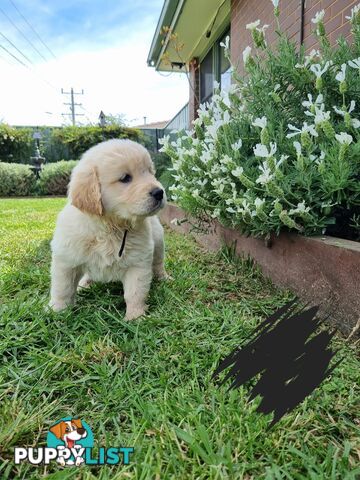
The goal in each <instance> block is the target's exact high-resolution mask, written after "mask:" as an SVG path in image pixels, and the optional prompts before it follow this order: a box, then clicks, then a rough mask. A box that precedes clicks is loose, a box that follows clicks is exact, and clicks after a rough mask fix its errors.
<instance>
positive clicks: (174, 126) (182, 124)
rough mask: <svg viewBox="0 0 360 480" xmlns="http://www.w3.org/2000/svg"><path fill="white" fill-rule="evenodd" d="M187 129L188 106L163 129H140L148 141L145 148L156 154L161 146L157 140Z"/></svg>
mask: <svg viewBox="0 0 360 480" xmlns="http://www.w3.org/2000/svg"><path fill="white" fill-rule="evenodd" d="M188 128H189V104H188V103H187V104H186V105H184V106H183V108H182V109H181V110H180V111H179V112H178V113H177V114H176V115H175V116H174V117H173V118H172V119H171V120H170V121H169V122H168V123H167V124H166V125H165V127H164V128H142V129H141V130H142V132H143V133H144V135H146V137H147V140H148V145H147V148H148V149H149V150H151V151H152V152H158V151H159V149H160V147H161V145H160V144H159V139H160V138H162V137H164V136H165V135H170V136H173V135H174V133H172V132H174V130H175V131H177V132H178V131H180V130H187V129H188Z"/></svg>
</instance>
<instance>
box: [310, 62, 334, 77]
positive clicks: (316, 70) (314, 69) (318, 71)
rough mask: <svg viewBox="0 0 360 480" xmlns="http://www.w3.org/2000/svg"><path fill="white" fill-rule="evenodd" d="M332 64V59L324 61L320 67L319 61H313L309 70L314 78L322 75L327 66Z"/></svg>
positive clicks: (327, 68)
mask: <svg viewBox="0 0 360 480" xmlns="http://www.w3.org/2000/svg"><path fill="white" fill-rule="evenodd" d="M331 65H332V61H331V60H329V61H327V62H326V63H325V65H324V66H323V68H321V64H320V63H314V64H313V65H311V66H310V70H311V71H312V72H313V73H315V76H316V78H320V77H322V75H324V73H326V72H327V71H328V70H329V67H330V66H331Z"/></svg>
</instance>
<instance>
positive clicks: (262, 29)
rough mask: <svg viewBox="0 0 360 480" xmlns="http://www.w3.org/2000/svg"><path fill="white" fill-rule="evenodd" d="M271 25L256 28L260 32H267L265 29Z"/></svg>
mask: <svg viewBox="0 0 360 480" xmlns="http://www.w3.org/2000/svg"><path fill="white" fill-rule="evenodd" d="M269 26H270V25H267V24H266V25H263V26H262V27H261V28H257V29H256V30H257V31H258V32H262V33H263V34H265V30H267V29H268V28H269Z"/></svg>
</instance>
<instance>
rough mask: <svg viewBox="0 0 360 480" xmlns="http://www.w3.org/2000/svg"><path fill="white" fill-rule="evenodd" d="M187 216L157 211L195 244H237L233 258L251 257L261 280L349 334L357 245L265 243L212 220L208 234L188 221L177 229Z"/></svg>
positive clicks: (319, 240) (354, 312)
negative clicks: (325, 314) (318, 309)
mask: <svg viewBox="0 0 360 480" xmlns="http://www.w3.org/2000/svg"><path fill="white" fill-rule="evenodd" d="M186 216H187V215H186V214H185V213H184V211H183V210H181V209H180V208H179V207H177V206H175V205H172V204H168V205H167V207H166V208H165V209H164V210H162V212H161V213H160V218H161V220H162V222H163V223H164V224H166V225H168V226H169V227H171V228H172V229H174V230H176V231H178V232H182V233H191V234H192V235H193V236H194V237H195V239H196V240H197V242H198V243H200V244H201V245H202V246H204V247H205V248H207V249H208V250H212V251H214V250H215V251H216V250H218V249H219V248H220V247H221V246H222V245H224V244H226V245H232V244H234V242H236V253H237V254H238V255H244V256H248V255H249V256H250V257H252V258H253V259H254V260H255V262H256V263H257V264H258V265H259V266H260V267H261V269H262V271H263V273H264V275H265V276H267V277H270V278H271V280H272V281H273V282H274V283H275V284H276V285H279V286H281V287H286V288H288V289H290V290H292V291H293V292H294V293H295V294H296V295H298V296H299V297H300V298H301V299H302V300H304V301H307V302H311V303H312V304H316V305H318V304H320V303H321V304H322V305H323V307H324V308H325V309H328V311H329V312H330V313H331V315H330V317H329V322H330V323H331V324H333V325H334V326H336V327H337V328H338V329H339V330H340V331H341V332H342V333H343V334H345V335H349V334H350V333H351V331H352V329H353V328H354V327H355V326H356V325H357V324H358V322H359V319H360V243H357V242H352V241H350V240H342V239H339V238H333V237H303V236H301V235H297V234H289V233H283V234H280V236H279V237H273V238H272V242H271V243H272V245H271V247H267V246H266V245H265V242H264V240H260V239H256V238H252V237H245V236H243V235H241V234H240V233H239V232H238V231H236V230H233V229H231V228H226V227H223V226H222V225H220V224H219V223H218V222H217V221H214V222H213V225H212V228H211V232H209V233H205V234H200V233H194V232H190V231H191V225H190V224H189V223H188V222H184V223H181V224H180V225H176V224H175V223H174V222H173V223H171V221H172V220H173V219H175V218H177V219H178V220H182V219H184V218H186Z"/></svg>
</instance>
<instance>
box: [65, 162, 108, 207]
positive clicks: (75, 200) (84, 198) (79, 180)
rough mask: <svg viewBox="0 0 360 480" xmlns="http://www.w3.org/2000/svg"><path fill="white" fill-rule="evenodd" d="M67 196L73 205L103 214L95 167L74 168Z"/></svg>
mask: <svg viewBox="0 0 360 480" xmlns="http://www.w3.org/2000/svg"><path fill="white" fill-rule="evenodd" d="M69 197H70V199H71V203H72V204H73V205H74V207H76V208H78V209H79V210H81V211H83V212H87V213H93V214H95V215H102V214H103V205H102V203H101V189H100V182H99V177H98V173H97V169H96V167H91V168H88V169H87V170H78V171H76V170H74V175H73V177H72V178H71V181H70V185H69Z"/></svg>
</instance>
